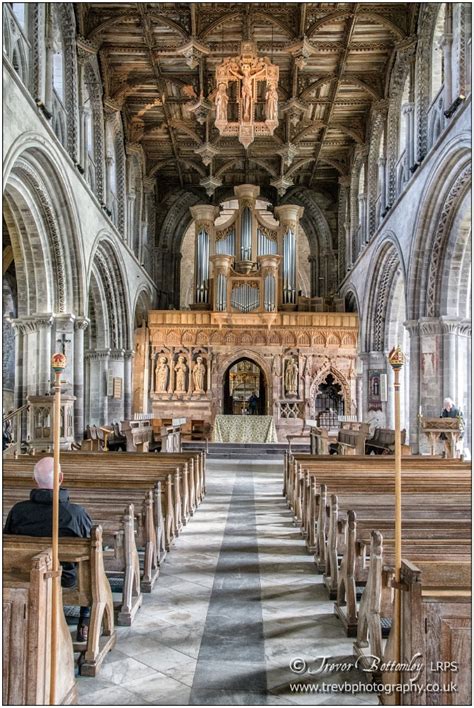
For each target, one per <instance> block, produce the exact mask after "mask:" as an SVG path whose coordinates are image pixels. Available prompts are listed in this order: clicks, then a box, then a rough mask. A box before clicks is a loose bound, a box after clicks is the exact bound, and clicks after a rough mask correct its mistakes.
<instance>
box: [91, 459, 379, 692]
mask: <svg viewBox="0 0 474 708" xmlns="http://www.w3.org/2000/svg"><path fill="white" fill-rule="evenodd" d="M281 481H282V466H281V465H279V464H277V463H272V464H271V465H268V464H267V463H259V462H254V463H248V462H247V461H246V462H245V463H241V464H236V463H235V462H229V461H225V462H222V461H217V460H216V461H214V460H213V461H209V462H208V475H207V497H206V499H205V501H204V502H203V504H202V505H201V507H200V508H199V510H198V512H197V513H196V515H195V516H194V517H193V518H192V519H191V521H190V522H189V525H188V526H187V527H186V528H185V529H184V531H183V533H182V535H181V536H180V537H179V539H178V540H177V542H176V545H175V547H174V549H173V551H172V552H171V553H170V554H169V556H168V558H167V559H166V561H165V564H164V566H163V569H162V572H161V576H160V579H159V581H158V584H157V586H156V587H155V589H154V591H153V593H151V594H150V595H144V602H143V607H142V609H141V610H140V612H139V613H138V615H137V617H136V619H135V622H134V624H133V626H132V627H119V628H118V640H117V646H116V648H115V650H114V651H113V652H112V653H111V654H110V655H109V658H108V659H107V660H106V662H105V663H104V665H103V668H102V671H101V674H100V676H99V677H98V678H95V679H93V678H85V677H80V678H79V680H78V688H79V703H80V704H82V705H88V704H95V705H105V704H109V705H118V704H129V705H140V704H154V705H165V704H181V705H187V704H194V705H198V704H203V703H207V704H227V705H229V704H237V705H255V704H257V705H258V704H263V705H293V704H295V705H316V704H325V705H328V704H331V703H332V704H337V705H342V704H345V705H360V704H376V702H377V701H376V700H374V696H372V695H371V694H364V693H362V694H359V695H355V696H354V695H349V694H341V693H337V694H333V695H328V694H327V693H325V694H315V693H310V694H306V693H303V694H301V693H297V692H295V691H290V683H292V684H294V683H300V684H301V683H307V682H308V681H309V682H311V683H314V684H316V683H321V682H322V681H326V682H329V683H341V682H342V681H345V680H348V681H351V683H352V682H356V681H364V682H365V677H364V675H363V674H361V673H359V672H356V671H351V672H349V673H347V674H346V673H342V674H341V673H337V672H336V673H331V674H325V675H324V676H321V675H313V676H309V675H308V674H303V675H298V674H296V673H294V672H292V671H291V670H290V663H291V661H292V660H295V659H304V660H305V661H306V662H307V663H308V664H309V665H312V667H313V670H315V668H316V667H317V666H319V664H320V660H319V661H317V657H322V656H326V657H332V658H333V660H336V661H339V662H340V661H341V659H343V658H347V657H349V656H350V655H351V653H352V651H351V650H352V640H349V639H347V638H346V637H345V636H344V633H343V631H342V628H341V625H340V624H339V622H338V620H337V619H336V618H335V617H334V615H333V611H332V605H333V603H332V602H329V601H328V600H327V595H326V594H325V592H324V591H323V587H322V582H321V576H319V575H316V574H315V572H314V565H313V564H312V561H311V557H310V556H309V555H308V554H307V553H306V551H305V548H304V543H303V541H302V540H301V536H300V534H299V532H298V531H297V529H295V527H294V526H293V524H292V521H291V516H290V512H289V510H288V507H287V506H286V502H285V501H284V499H283V497H282V496H281Z"/></svg>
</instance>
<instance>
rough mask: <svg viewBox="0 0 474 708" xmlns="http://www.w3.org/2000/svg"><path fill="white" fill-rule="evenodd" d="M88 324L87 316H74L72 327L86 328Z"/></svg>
mask: <svg viewBox="0 0 474 708" xmlns="http://www.w3.org/2000/svg"><path fill="white" fill-rule="evenodd" d="M89 325H90V319H89V318H88V317H76V320H75V322H74V329H76V330H78V329H79V330H81V329H82V330H84V331H85V330H86V329H87V328H88V326H89Z"/></svg>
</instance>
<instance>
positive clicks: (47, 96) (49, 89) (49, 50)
mask: <svg viewBox="0 0 474 708" xmlns="http://www.w3.org/2000/svg"><path fill="white" fill-rule="evenodd" d="M48 9H49V8H48ZM46 31H47V32H48V33H49V32H51V20H48V22H47V30H46ZM45 48H46V61H45V84H44V106H45V108H46V110H47V111H48V113H50V114H52V112H53V56H54V43H53V40H52V38H51V37H47V39H46V43H45Z"/></svg>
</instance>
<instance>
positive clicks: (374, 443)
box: [365, 428, 409, 455]
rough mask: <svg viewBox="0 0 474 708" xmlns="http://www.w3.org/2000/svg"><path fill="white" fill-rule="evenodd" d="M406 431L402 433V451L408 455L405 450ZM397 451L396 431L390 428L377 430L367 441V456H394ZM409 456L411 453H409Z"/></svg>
mask: <svg viewBox="0 0 474 708" xmlns="http://www.w3.org/2000/svg"><path fill="white" fill-rule="evenodd" d="M405 437H406V430H402V431H401V444H402V451H403V452H404V453H405V454H407V452H408V451H407V450H406V449H405V450H403V448H405V447H406V446H405ZM394 449H395V431H394V430H391V429H390V428H375V430H374V434H373V436H372V437H371V438H370V439H369V440H367V443H366V445H365V452H366V455H372V454H375V455H393V452H394ZM408 454H409V452H408Z"/></svg>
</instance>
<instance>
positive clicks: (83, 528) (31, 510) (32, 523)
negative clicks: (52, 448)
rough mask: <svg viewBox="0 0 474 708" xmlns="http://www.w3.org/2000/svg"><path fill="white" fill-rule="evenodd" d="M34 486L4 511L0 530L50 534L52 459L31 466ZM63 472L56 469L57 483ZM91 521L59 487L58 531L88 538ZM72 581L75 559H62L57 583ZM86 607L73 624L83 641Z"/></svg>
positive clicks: (69, 584) (68, 584) (69, 585)
mask: <svg viewBox="0 0 474 708" xmlns="http://www.w3.org/2000/svg"><path fill="white" fill-rule="evenodd" d="M34 478H35V481H36V484H37V489H32V490H31V492H30V498H29V500H28V501H22V502H18V503H17V504H15V505H14V506H13V507H12V508H11V509H10V513H9V514H8V517H7V520H6V522H5V528H4V529H3V533H9V534H19V535H21V536H51V535H52V525H53V486H54V460H53V458H52V457H43V458H42V459H41V460H39V462H37V463H36V465H35V467H34ZM62 481H63V474H62V472H61V471H60V473H59V483H60V484H61V483H62ZM91 529H92V521H91V519H90V517H89V514H88V513H87V511H86V510H85V509H83V508H82V506H79V505H78V504H71V503H70V501H69V494H68V492H67V489H60V490H59V535H60V536H78V537H79V538H89V536H90V533H91ZM75 584H76V566H75V563H62V575H61V585H62V587H63V588H72V587H74V586H75ZM89 618H90V608H89V607H81V610H80V615H79V624H78V626H77V641H78V642H86V641H87V635H88V627H89Z"/></svg>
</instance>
